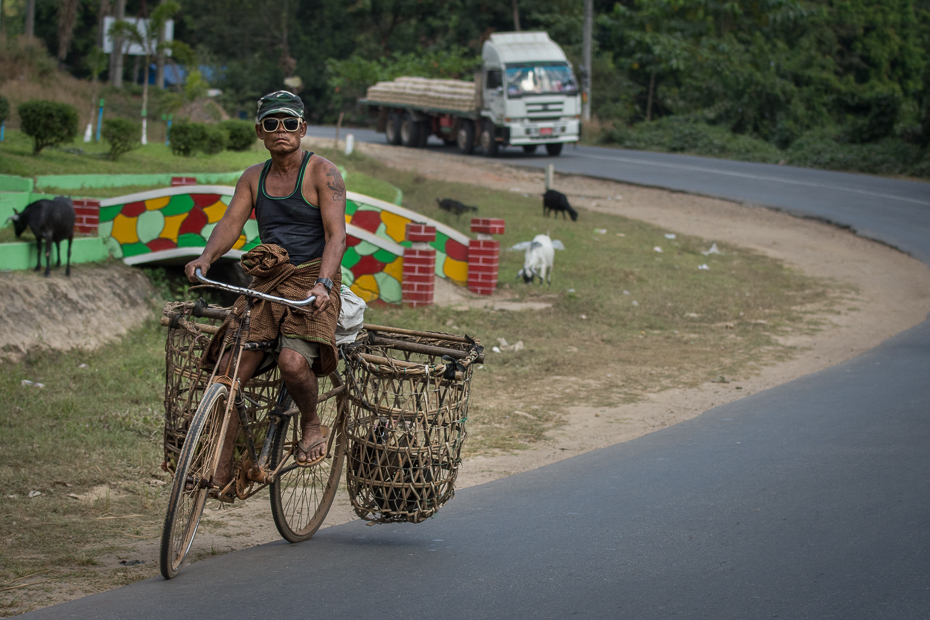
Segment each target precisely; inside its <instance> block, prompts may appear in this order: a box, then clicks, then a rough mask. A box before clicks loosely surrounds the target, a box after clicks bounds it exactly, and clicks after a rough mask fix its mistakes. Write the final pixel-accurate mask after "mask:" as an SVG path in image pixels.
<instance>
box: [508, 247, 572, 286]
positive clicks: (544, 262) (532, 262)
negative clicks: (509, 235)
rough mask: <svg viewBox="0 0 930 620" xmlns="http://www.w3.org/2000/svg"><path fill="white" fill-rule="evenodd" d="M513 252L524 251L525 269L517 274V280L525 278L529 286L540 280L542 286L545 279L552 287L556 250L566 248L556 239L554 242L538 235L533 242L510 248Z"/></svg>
mask: <svg viewBox="0 0 930 620" xmlns="http://www.w3.org/2000/svg"><path fill="white" fill-rule="evenodd" d="M510 249H511V250H524V254H523V269H521V270H520V271H519V273H517V278H523V281H524V282H526V283H527V284H532V283H533V280H534V279H536V278H539V283H540V284H542V283H543V280H544V279H545V281H546V284H547V285H548V286H552V262H553V259H554V258H555V250H564V249H565V246H564V245H562V242H561V241H559V240H558V239H556V240H555V241H553V240H552V239H550V238H549V235H536V236H535V237H534V238H533V240H532V241H524V242H522V243H518V244H517V245H515V246H513V247H512V248H510Z"/></svg>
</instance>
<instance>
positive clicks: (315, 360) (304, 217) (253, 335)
mask: <svg viewBox="0 0 930 620" xmlns="http://www.w3.org/2000/svg"><path fill="white" fill-rule="evenodd" d="M303 114H304V105H303V101H301V99H300V98H299V97H297V96H296V95H294V94H292V93H289V92H286V91H277V92H274V93H270V94H268V95H265V96H264V97H262V98H261V99H259V101H258V115H257V121H258V123H257V124H256V126H255V131H256V133H257V134H258V137H259V139H261V140H262V141H263V142H264V145H265V148H266V149H268V151H269V153H270V154H271V159H269V160H268V161H266V162H265V163H264V164H256V165H254V166H251V167H250V168H248V169H247V170H246V171H245V172H244V173H243V174H242V177H241V178H240V179H239V181H238V183H237V184H236V191H235V194H234V195H233V197H232V200H231V201H230V203H229V207H228V208H227V209H226V213H225V214H224V215H223V218H222V219H221V220H220V221H219V223H217V225H216V227H215V228H214V229H213V232H212V233H211V234H210V239H209V241H207V245H206V247H205V248H204V250H203V253H202V254H201V255H200V257H198V258H196V259H195V260H192V261H191V262H189V263H188V264H187V265H186V267H185V272H186V274H187V277H188V279H189V280H190V281H191V282H196V281H197V280H196V278H195V276H194V272H195V270H196V269H198V268H199V269H200V270H201V272H202V273H203V274H204V275H206V273H207V271H208V270H209V269H210V265H211V264H212V263H213V262H214V261H216V260H217V259H218V258H220V257H221V256H223V255H224V254H226V252H228V251H229V250H230V249H232V247H233V245H234V244H235V243H236V241H237V240H238V239H239V238H240V236H241V234H242V228H243V226H244V225H245V224H246V222H247V221H248V219H249V216H250V215H251V213H252V210H253V209H254V211H255V219H256V220H257V221H258V231H259V237H260V238H261V240H262V244H261V245H259V246H257V247H255V248H254V249H252V250H250V251H249V252H247V253H246V254H245V255H243V257H242V265H243V267H244V269H245V271H246V273H248V274H250V275H252V276H253V281H252V284H251V288H254V289H257V290H260V291H263V292H266V293H271V294H275V295H278V296H281V297H285V298H288V299H295V300H296V299H303V298H306V297H309V296H310V295H315V296H316V301H314V302H313V305H312V310H311V311H310V312H309V313H305V312H300V311H296V310H292V309H289V308H284V307H283V306H281V305H280V304H274V303H272V302H267V301H258V302H256V303H255V304H254V306H253V308H252V314H251V327H250V332H249V337H248V340H249V341H250V342H265V341H271V340H276V345H275V347H274V351H273V352H272V354H273V355H274V357H275V359H276V361H277V364H278V368H280V371H281V376H282V378H283V379H284V382H285V385H287V389H288V392H289V393H290V395H291V397H292V398H293V400H294V403H295V404H296V405H297V408H298V409H299V410H300V416H301V417H300V423H301V440H300V442H299V443H298V445H297V453H296V455H295V459H296V462H297V464H298V465H301V466H310V465H315V464H316V463H318V462H320V461H321V460H322V459H323V458H325V456H326V437H325V432H326V430H327V429H325V428H323V427H321V425H320V418H319V416H318V415H317V413H316V405H317V396H318V394H317V390H318V388H317V376H319V375H321V374H322V375H324V376H325V375H327V374H329V373H330V372H332V371H333V370H335V368H336V364H337V362H338V357H337V352H336V343H335V328H336V321H337V320H338V318H339V309H340V305H341V301H340V297H339V290H340V283H341V264H342V256H343V254H344V253H345V248H346V226H345V208H346V192H345V184H344V183H343V180H342V175H341V174H340V173H339V170H338V169H337V168H336V166H335V165H333V163H332V162H330V161H327V160H326V159H323V158H322V157H319V156H314V155H313V153H310V152H305V151H303V150H302V149H301V148H300V141H301V139H302V138H303V137H304V136H305V135H306V133H307V126H306V123H305V122H304V120H303ZM244 307H245V299H244V298H242V297H240V298H239V300H238V301H237V302H236V305H235V311H236V312H241V311H242V309H243V308H244ZM224 333H225V330H222V329H221V332H220V333H219V334H217V336H216V337H215V338H214V341H213V343H212V344H211V350H210V352H209V353H211V354H212V355H213V356H214V359H215V358H218V357H220V355H221V353H222V351H224V350H225V348H226V346H228V344H229V338H230V337H231V334H225V335H224ZM222 355H223V357H222V358H221V360H220V364H221V366H220V368H224V367H226V364H227V363H228V361H229V360H228V356H229V353H228V352H227V353H225V354H222ZM267 355H268V354H267V353H266V352H265V351H262V350H245V351H243V352H242V358H241V361H240V364H239V372H238V375H237V378H238V379H239V381H240V382H241V383H243V384H244V383H245V382H246V381H248V380H249V379H250V378H251V377H252V375H253V374H254V373H255V371H256V369H258V368H259V366H260V365H261V364H262V362H263V360H264V359H265V358H266V356H267ZM234 361H235V360H233V362H234ZM237 430H238V416H235V415H234V416H231V418H230V428H229V432H228V434H227V436H226V438H225V442H224V446H223V451H222V454H221V456H220V463H219V469H218V470H217V474H216V478H215V483H216V484H217V485H218V486H219V487H220V489H224V487H227V486H228V485H229V483H230V481H231V479H232V471H231V467H232V453H233V448H234V443H235V436H236V432H237ZM224 490H225V489H224ZM232 494H233V495H234V494H235V493H234V492H233V493H232ZM224 497H225V498H226V499H228V498H229V493H228V492H226V493H223V494H221V495H220V499H224Z"/></svg>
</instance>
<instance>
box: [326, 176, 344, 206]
mask: <svg viewBox="0 0 930 620" xmlns="http://www.w3.org/2000/svg"><path fill="white" fill-rule="evenodd" d="M326 176H328V177H329V180H328V181H326V187H328V188H329V190H330V191H331V192H332V193H333V201H334V202H338V201H340V200H344V199H345V196H346V186H345V183H343V182H342V175H340V174H339V171H338V170H336V169H335V168H330V170H329V172H327V173H326Z"/></svg>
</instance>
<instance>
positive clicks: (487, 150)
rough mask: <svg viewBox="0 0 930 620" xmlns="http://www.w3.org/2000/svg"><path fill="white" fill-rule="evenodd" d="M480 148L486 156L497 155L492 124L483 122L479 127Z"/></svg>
mask: <svg viewBox="0 0 930 620" xmlns="http://www.w3.org/2000/svg"><path fill="white" fill-rule="evenodd" d="M481 148H482V149H484V154H485V155H487V156H488V157H497V140H495V139H494V125H492V124H491V123H485V125H484V127H482V128H481Z"/></svg>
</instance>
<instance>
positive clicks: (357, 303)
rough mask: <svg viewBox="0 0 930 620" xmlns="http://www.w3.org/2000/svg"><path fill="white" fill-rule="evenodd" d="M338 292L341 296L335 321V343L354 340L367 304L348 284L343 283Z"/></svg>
mask: <svg viewBox="0 0 930 620" xmlns="http://www.w3.org/2000/svg"><path fill="white" fill-rule="evenodd" d="M339 294H340V297H342V308H341V309H340V310H339V321H338V322H337V323H336V344H346V343H349V342H355V337H356V336H357V335H358V333H359V332H360V331H362V326H363V325H364V324H365V308H367V307H368V304H366V303H365V300H364V299H362V298H361V297H359V296H358V295H356V294H355V293H353V292H352V289H350V288H349V287H348V286H345V285H343V286H342V288H341V289H340V293H339Z"/></svg>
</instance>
